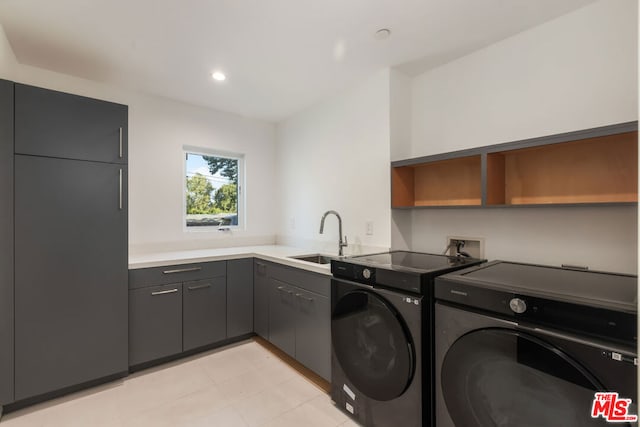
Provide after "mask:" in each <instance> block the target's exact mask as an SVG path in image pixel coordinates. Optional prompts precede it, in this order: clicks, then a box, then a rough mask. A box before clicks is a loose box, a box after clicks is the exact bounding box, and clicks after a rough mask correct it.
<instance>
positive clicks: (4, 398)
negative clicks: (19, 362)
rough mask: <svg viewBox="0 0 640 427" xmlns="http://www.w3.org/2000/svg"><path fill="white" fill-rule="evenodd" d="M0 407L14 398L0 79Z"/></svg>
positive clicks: (5, 127)
mask: <svg viewBox="0 0 640 427" xmlns="http://www.w3.org/2000/svg"><path fill="white" fill-rule="evenodd" d="M0 343H2V345H0V406H3V405H4V404H6V403H10V402H12V401H13V83H12V82H9V81H6V80H0Z"/></svg>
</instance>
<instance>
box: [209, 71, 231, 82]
mask: <svg viewBox="0 0 640 427" xmlns="http://www.w3.org/2000/svg"><path fill="white" fill-rule="evenodd" d="M211 77H212V78H213V80H216V81H219V82H221V81H223V80H226V78H227V76H225V75H224V73H223V72H221V71H214V72H213V73H211Z"/></svg>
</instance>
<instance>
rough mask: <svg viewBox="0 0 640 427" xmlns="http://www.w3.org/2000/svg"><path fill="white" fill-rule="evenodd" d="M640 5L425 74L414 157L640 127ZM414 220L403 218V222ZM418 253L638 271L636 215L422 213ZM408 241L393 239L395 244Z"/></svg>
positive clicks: (576, 19)
mask: <svg viewBox="0 0 640 427" xmlns="http://www.w3.org/2000/svg"><path fill="white" fill-rule="evenodd" d="M637 7H638V6H637V2H636V1H635V0H617V1H607V0H601V1H599V2H597V3H594V4H592V5H589V6H587V7H585V8H582V9H579V10H577V11H575V12H573V13H570V14H568V15H565V16H563V17H560V18H557V19H556V20H553V21H550V22H548V23H545V24H543V25H540V26H538V27H536V28H533V29H531V30H528V31H525V32H523V33H520V34H518V35H516V36H514V37H511V38H509V39H506V40H503V41H501V42H499V43H496V44H494V45H491V46H489V47H487V48H485V49H482V50H480V51H477V52H475V53H473V54H470V55H468V56H465V57H463V58H460V59H458V60H456V61H454V62H451V63H449V64H446V65H444V66H442V67H439V68H437V69H434V70H431V71H430V72H427V73H424V74H422V75H420V76H417V77H416V78H415V79H414V80H413V83H412V137H411V156H410V157H416V156H423V155H429V154H435V153H440V152H447V151H453V150H458V149H463V148H470V147H474V146H483V145H490V144H496V143H501V142H507V141H512V140H519V139H524V138H531V137H536V136H542V135H548V134H554V133H558V132H566V131H572V130H579V129H585V128H591V127H595V126H601V125H607V124H612V123H620V122H625V121H631V120H637V118H638V109H637V103H638V83H637V79H638V68H637V66H638V65H637V64H638V35H637V30H638V26H637V19H638V12H637ZM400 216H406V214H405V213H403V212H394V214H393V218H394V220H395V219H396V218H397V217H400ZM411 217H412V218H411V223H412V227H411V233H410V234H411V238H412V244H411V246H412V248H413V249H416V250H426V251H442V250H443V249H444V246H445V237H446V236H447V235H467V236H480V237H485V238H486V242H485V245H486V246H485V249H486V253H485V256H486V257H487V258H490V259H510V260H520V261H525V262H538V263H545V264H554V265H559V264H562V263H571V264H579V265H588V266H589V267H590V268H592V269H602V270H613V271H620V272H628V273H635V272H636V270H637V260H638V256H637V253H638V252H637V229H638V226H637V208H636V207H597V208H512V209H487V210H482V209H442V210H430V209H424V210H415V211H413V212H412V215H411ZM403 242H404V239H403V236H402V235H401V234H400V233H394V236H393V246H394V247H395V246H396V244H397V245H399V246H401V245H402V244H403Z"/></svg>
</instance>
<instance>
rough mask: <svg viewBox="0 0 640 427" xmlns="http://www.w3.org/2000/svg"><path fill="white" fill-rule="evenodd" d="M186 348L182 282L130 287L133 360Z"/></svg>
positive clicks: (165, 354) (131, 351)
mask: <svg viewBox="0 0 640 427" xmlns="http://www.w3.org/2000/svg"><path fill="white" fill-rule="evenodd" d="M180 352H182V284H181V283H177V284H175V283H174V284H168V285H161V286H153V287H147V288H141V289H133V290H130V291H129V364H130V365H137V364H140V363H144V362H148V361H151V360H155V359H160V358H162V357H166V356H171V355H174V354H178V353H180Z"/></svg>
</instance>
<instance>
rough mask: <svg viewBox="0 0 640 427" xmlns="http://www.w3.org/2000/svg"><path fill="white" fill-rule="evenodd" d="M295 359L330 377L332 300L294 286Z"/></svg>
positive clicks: (329, 379) (327, 378)
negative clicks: (295, 311) (295, 308)
mask: <svg viewBox="0 0 640 427" xmlns="http://www.w3.org/2000/svg"><path fill="white" fill-rule="evenodd" d="M294 292H295V297H296V307H297V313H296V320H295V325H296V359H297V360H298V361H299V362H300V363H302V364H303V365H304V366H306V367H307V368H309V369H311V370H312V371H314V372H315V373H317V374H318V375H320V376H321V377H323V378H324V379H325V380H327V381H331V304H330V302H329V298H327V297H325V296H322V295H318V294H316V293H313V292H309V291H305V290H303V289H300V288H294Z"/></svg>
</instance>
